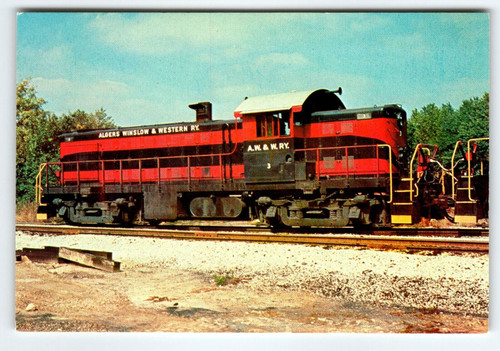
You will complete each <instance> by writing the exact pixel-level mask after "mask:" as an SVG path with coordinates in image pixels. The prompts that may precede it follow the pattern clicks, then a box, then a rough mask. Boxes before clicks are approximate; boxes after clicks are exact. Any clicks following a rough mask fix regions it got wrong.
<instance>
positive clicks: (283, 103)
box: [234, 89, 330, 115]
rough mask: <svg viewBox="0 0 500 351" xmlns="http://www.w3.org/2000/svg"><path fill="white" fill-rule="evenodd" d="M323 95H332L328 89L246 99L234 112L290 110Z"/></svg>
mask: <svg viewBox="0 0 500 351" xmlns="http://www.w3.org/2000/svg"><path fill="white" fill-rule="evenodd" d="M314 93H316V94H315V95H318V94H321V93H330V91H329V90H327V89H316V90H308V91H291V92H289V93H282V94H272V95H262V96H254V97H250V98H245V100H243V102H242V103H241V104H240V105H239V106H238V107H237V108H236V109H235V110H234V113H235V114H238V113H239V114H242V115H244V114H249V113H259V112H271V111H283V110H289V109H291V108H292V107H293V106H302V105H303V104H304V103H305V102H306V100H307V99H308V98H309V97H310V96H312V95H313V94H314Z"/></svg>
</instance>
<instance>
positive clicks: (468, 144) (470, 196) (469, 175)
mask: <svg viewBox="0 0 500 351" xmlns="http://www.w3.org/2000/svg"><path fill="white" fill-rule="evenodd" d="M486 140H490V138H489V137H488V138H474V139H469V140H468V141H467V155H470V143H471V141H474V142H476V141H486ZM470 161H471V157H470V156H469V157H467V175H468V178H467V181H468V186H467V188H468V195H469V200H470V201H477V199H475V200H473V199H472V186H471V179H472V174H471V167H470ZM482 173H483V170H482V169H481V175H482Z"/></svg>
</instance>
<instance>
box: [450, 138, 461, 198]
mask: <svg viewBox="0 0 500 351" xmlns="http://www.w3.org/2000/svg"><path fill="white" fill-rule="evenodd" d="M460 145H462V141H461V140H459V141H457V142H456V144H455V149H453V154H452V155H451V178H452V179H451V198H452V199H453V200H455V196H456V194H455V155H456V153H457V150H458V147H459V146H460Z"/></svg>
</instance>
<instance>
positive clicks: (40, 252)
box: [16, 246, 120, 272]
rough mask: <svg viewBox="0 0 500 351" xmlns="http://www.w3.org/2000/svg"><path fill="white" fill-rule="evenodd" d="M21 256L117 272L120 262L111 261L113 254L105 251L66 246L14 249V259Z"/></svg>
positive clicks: (35, 260) (31, 259)
mask: <svg viewBox="0 0 500 351" xmlns="http://www.w3.org/2000/svg"><path fill="white" fill-rule="evenodd" d="M22 256H26V257H28V259H29V260H30V261H33V262H39V263H68V262H71V263H77V264H80V265H82V266H86V267H92V268H96V269H100V270H102V271H106V272H119V271H120V262H117V261H113V257H112V256H113V254H112V253H111V252H106V251H91V250H81V249H70V248H67V247H56V246H45V247H44V248H43V249H32V248H23V249H22V250H17V251H16V260H18V261H20V260H21V259H22Z"/></svg>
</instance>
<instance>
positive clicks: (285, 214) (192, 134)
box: [37, 88, 474, 227]
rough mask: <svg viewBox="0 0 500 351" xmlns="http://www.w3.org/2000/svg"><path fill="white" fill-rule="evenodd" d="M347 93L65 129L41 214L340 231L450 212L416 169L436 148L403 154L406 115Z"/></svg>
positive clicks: (258, 100)
mask: <svg viewBox="0 0 500 351" xmlns="http://www.w3.org/2000/svg"><path fill="white" fill-rule="evenodd" d="M340 94H341V89H340V88H339V90H337V91H329V90H325V89H320V90H315V91H307V92H291V93H285V94H277V95H269V96H260V97H252V98H246V99H245V100H244V101H243V102H242V103H241V104H240V105H239V106H238V107H237V108H236V110H235V112H234V117H235V118H234V119H231V120H212V113H211V104H210V103H209V102H200V103H197V104H192V105H189V107H191V108H192V109H194V110H196V121H195V122H185V123H172V124H161V125H148V126H139V127H127V128H116V129H107V130H90V131H79V132H73V133H67V134H63V135H62V136H61V138H62V141H61V144H60V149H61V160H60V162H56V163H47V164H43V165H41V167H40V173H39V175H38V177H37V201H38V202H39V203H40V207H39V215H40V217H41V218H46V217H53V216H59V217H61V218H64V219H65V220H66V221H67V222H69V223H80V224H86V223H101V224H107V223H120V224H131V223H136V222H145V221H147V222H149V223H152V224H157V223H160V222H164V221H174V220H177V219H193V218H196V219H242V218H245V219H258V220H260V221H261V222H267V223H270V224H273V225H286V226H331V227H342V226H347V225H374V226H387V225H391V224H412V223H416V222H418V221H420V218H421V216H422V215H426V213H431V212H440V211H443V210H444V209H445V208H446V206H447V199H446V198H445V197H444V196H443V191H442V190H441V187H440V186H439V185H438V184H436V182H435V179H436V177H434V176H432V177H431V178H432V179H431V181H428V180H426V178H422V177H421V176H420V177H419V176H418V174H423V173H424V172H428V171H429V170H430V166H429V162H430V161H432V157H433V155H431V153H432V150H430V149H429V148H428V147H425V146H423V145H419V146H418V147H417V150H415V151H414V152H413V150H408V147H407V136H406V112H405V111H404V110H403V109H402V108H401V107H400V106H399V105H384V106H376V107H369V108H358V109H346V108H345V106H344V104H343V103H342V101H341V100H340V98H339V95H340ZM429 150H430V151H431V152H429ZM413 163H415V167H414V166H413ZM419 172H420V173H419ZM424 194H425V196H424ZM436 210H437V211H436ZM470 211H474V209H472V210H470Z"/></svg>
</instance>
